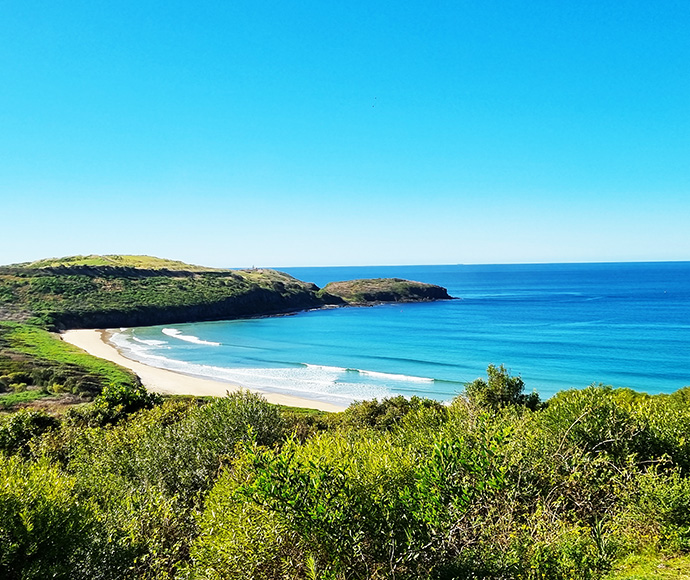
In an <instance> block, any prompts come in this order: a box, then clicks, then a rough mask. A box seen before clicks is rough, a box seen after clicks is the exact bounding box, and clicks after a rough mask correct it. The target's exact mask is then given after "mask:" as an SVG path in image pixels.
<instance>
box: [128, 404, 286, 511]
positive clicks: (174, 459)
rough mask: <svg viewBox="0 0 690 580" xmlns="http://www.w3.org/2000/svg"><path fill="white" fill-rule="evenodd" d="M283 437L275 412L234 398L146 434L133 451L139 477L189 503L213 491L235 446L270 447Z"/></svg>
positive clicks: (209, 405) (207, 406)
mask: <svg viewBox="0 0 690 580" xmlns="http://www.w3.org/2000/svg"><path fill="white" fill-rule="evenodd" d="M283 434H284V423H283V419H282V417H281V415H280V411H279V410H278V407H276V406H275V405H271V404H269V403H268V402H267V401H266V400H265V399H264V397H263V396H261V395H259V394H256V393H251V392H249V391H237V392H233V393H230V394H228V395H227V396H226V397H224V398H222V399H216V400H214V401H212V402H210V403H208V404H205V405H202V406H200V407H197V408H194V409H192V410H191V411H190V412H189V414H188V415H187V416H186V417H184V418H183V419H182V420H180V421H179V422H177V423H174V424H172V425H169V426H163V427H154V428H152V429H150V430H149V431H148V432H147V433H146V435H145V437H144V438H143V439H142V441H141V445H140V446H139V448H138V449H137V454H138V461H139V462H140V465H141V469H142V473H141V476H142V477H145V478H146V479H147V480H149V481H151V482H155V483H156V485H160V486H162V487H163V488H164V489H166V490H167V491H168V492H169V493H178V494H182V496H183V497H192V498H193V497H194V496H195V494H197V493H203V492H205V491H206V490H207V489H209V488H210V487H211V486H212V484H213V481H214V479H215V477H216V476H217V474H218V472H219V470H220V468H221V466H222V465H223V463H224V462H225V461H227V460H229V459H230V458H232V456H233V455H234V453H235V447H236V445H237V444H238V443H240V442H247V441H255V442H256V443H257V444H259V445H265V446H272V445H274V444H276V443H277V442H278V441H280V440H281V438H282V437H283Z"/></svg>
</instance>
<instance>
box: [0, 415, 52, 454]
mask: <svg viewBox="0 0 690 580" xmlns="http://www.w3.org/2000/svg"><path fill="white" fill-rule="evenodd" d="M59 427H60V421H59V420H58V419H56V418H55V417H52V416H51V415H48V414H47V413H45V412H43V411H34V410H26V409H22V410H20V411H17V412H16V413H12V414H11V415H9V416H8V417H6V418H4V419H2V420H1V421H0V452H3V453H5V454H20V455H24V456H27V455H29V452H30V449H31V444H32V443H34V442H35V441H36V439H37V438H38V437H40V436H41V435H43V434H44V433H46V432H47V431H50V430H51V429H57V428H59Z"/></svg>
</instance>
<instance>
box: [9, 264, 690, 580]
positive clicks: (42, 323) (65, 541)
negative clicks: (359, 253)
mask: <svg viewBox="0 0 690 580" xmlns="http://www.w3.org/2000/svg"><path fill="white" fill-rule="evenodd" d="M108 259H110V258H108ZM89 260H90V261H91V262H96V263H84V262H85V261H86V260H84V259H82V260H81V261H80V263H79V264H77V265H76V266H77V267H80V268H81V267H89V268H102V267H103V264H102V263H100V262H99V260H100V261H102V260H103V258H102V257H89ZM123 261H124V262H125V264H124V266H123V265H122V264H119V265H117V264H116V266H117V267H129V265H128V263H129V264H131V262H127V260H123ZM146 266H147V268H149V269H150V266H151V264H150V263H148V264H146ZM37 267H42V266H37ZM47 267H49V268H57V267H66V268H69V267H75V265H74V264H73V263H68V264H65V265H64V266H58V265H56V264H55V263H54V262H52V263H49V264H48V265H47ZM110 267H115V266H112V265H110ZM136 267H137V268H139V267H140V265H137V266H136ZM185 271H189V272H191V270H185ZM248 272H249V274H248V276H252V275H257V274H260V273H259V272H254V271H248ZM252 272H253V273H252ZM109 273H110V274H112V271H109ZM82 275H84V274H83V273H82V274H75V273H74V271H72V272H71V273H68V274H64V275H60V274H55V275H54V274H53V273H49V274H45V272H44V275H38V276H26V277H24V278H22V276H17V274H16V272H14V273H10V274H2V276H10V278H12V282H11V289H10V290H9V291H7V290H6V289H5V290H2V288H6V286H3V285H2V284H0V296H3V297H5V298H3V299H2V300H4V302H3V301H2V300H0V306H1V307H2V308H4V310H3V311H2V312H4V313H5V314H4V317H5V318H6V319H9V318H13V319H14V320H13V321H9V320H5V321H4V322H0V404H2V401H3V400H4V401H9V404H7V405H5V407H6V408H7V411H6V412H4V413H3V414H2V415H1V416H0V577H2V578H7V579H14V578H22V579H29V578H35V579H39V578H40V579H42V578H69V579H80V578H85V579H86V578H89V579H99V578H102V579H113V578H132V579H134V578H137V579H138V578H151V579H153V578H169V579H180V580H181V579H190V580H191V579H225V578H253V579H257V580H258V579H261V580H264V579H265V580H269V579H271V580H273V579H275V580H278V579H290V580H293V579H294V580H298V579H299V580H303V579H304V580H316V579H324V580H326V579H333V580H336V579H337V580H345V579H372V578H373V579H383V578H391V579H413V578H414V579H417V578H428V579H439V580H440V579H451V578H458V579H461V578H487V579H488V578H492V579H497V580H498V579H508V578H516V579H517V578H521V579H529V580H537V579H542V578H547V579H556V580H558V579H563V580H565V579H570V578H578V579H579V578H583V579H597V578H611V579H614V578H615V579H616V580H622V579H623V578H629V579H632V578H674V577H680V574H682V573H683V571H684V572H685V573H687V572H688V570H690V558H688V557H686V556H685V554H687V553H688V551H689V550H690V478H689V474H690V438H689V437H688V433H690V406H689V403H690V389H689V388H685V389H680V390H679V391H677V392H675V393H672V394H668V395H656V396H649V395H645V394H642V393H637V392H634V391H631V390H629V389H612V388H610V387H606V386H601V385H600V386H591V387H589V388H587V389H582V390H569V391H563V392H561V393H558V394H557V395H556V396H555V397H552V398H551V399H549V400H548V401H541V400H540V399H539V397H538V396H537V395H536V394H534V393H532V394H528V393H525V385H524V383H523V382H522V380H521V379H520V377H519V376H512V375H511V373H509V372H508V371H507V370H506V369H505V368H504V367H502V366H494V365H490V366H489V368H488V369H487V376H486V377H485V378H482V379H477V380H475V381H473V382H471V383H469V384H468V385H466V388H465V391H464V392H463V393H459V394H458V396H457V397H456V398H455V399H454V400H453V401H452V402H451V403H450V404H448V405H443V404H441V403H439V402H437V401H432V400H427V399H419V398H412V399H410V400H408V399H405V398H403V397H395V398H392V399H385V400H382V401H376V400H373V401H362V402H358V403H355V404H353V405H351V406H350V407H349V408H348V409H347V410H345V411H344V412H342V413H322V412H317V411H310V410H304V409H290V408H281V407H277V406H274V405H270V404H268V403H267V402H266V401H265V400H264V399H263V398H262V397H261V396H259V395H256V394H251V393H248V392H238V393H232V394H229V395H228V396H227V397H225V398H222V399H214V400H206V399H196V398H192V397H189V398H180V397H177V398H165V399H163V398H161V397H159V396H157V395H154V394H151V393H147V392H146V390H145V389H143V388H142V387H141V385H140V383H139V381H138V379H137V377H136V376H135V375H133V374H131V373H130V372H129V371H127V370H125V369H121V368H120V367H118V366H117V365H114V364H111V363H107V362H106V361H102V360H100V359H95V358H93V357H90V356H89V355H86V354H85V353H83V352H81V351H79V350H78V349H76V348H74V347H72V346H71V345H69V344H66V343H64V342H62V341H60V340H58V339H56V338H55V337H54V336H53V335H52V334H50V333H49V332H48V331H47V330H46V327H47V326H50V325H56V324H60V321H61V320H62V321H64V320H68V319H66V318H65V319H60V318H59V317H60V316H62V314H61V313H64V312H67V311H68V310H69V309H67V308H65V305H66V304H67V305H69V304H72V305H78V304H81V306H80V308H81V310H77V311H78V312H81V313H83V316H85V317H86V316H91V314H89V313H95V312H97V309H98V307H101V306H102V304H100V303H97V302H95V298H93V297H92V298H89V292H91V290H88V288H87V291H84V292H83V293H81V294H80V292H82V291H76V290H75V291H74V292H75V294H74V297H70V295H69V294H70V292H71V291H70V290H69V288H70V284H72V281H70V282H65V277H67V278H68V277H69V276H77V277H79V276H82ZM61 276H62V278H61ZM0 277H1V276H0ZM165 277H166V276H158V277H156V276H153V275H151V276H148V279H156V278H165ZM17 278H19V279H20V280H19V282H17V280H16V279H17ZM40 278H45V279H51V278H56V279H57V280H58V282H60V281H62V282H64V283H65V285H64V286H62V287H60V288H56V287H52V289H50V287H51V285H52V284H53V283H54V282H51V283H50V284H48V283H46V282H45V280H44V281H42V282H35V284H36V287H35V288H34V290H31V284H32V280H36V279H40ZM145 278H146V276H145V275H142V276H141V277H140V279H145ZM167 278H168V281H169V283H170V284H171V286H170V288H172V287H174V284H176V283H177V282H180V279H181V280H182V284H181V286H179V287H178V288H182V287H184V281H185V280H186V279H187V277H185V276H167ZM189 278H190V279H191V278H193V276H192V275H191V274H190V276H189ZM218 278H219V279H222V276H218ZM94 279H99V280H105V281H106V282H107V281H108V280H107V276H104V275H103V272H102V271H101V272H100V273H98V276H91V280H92V283H93V280H94ZM27 280H28V282H27ZM82 282H83V280H80V279H79V280H77V281H74V283H75V284H81V283H82ZM110 282H111V283H112V287H113V288H117V289H116V290H114V291H113V292H112V293H113V294H116V293H122V292H124V291H123V289H122V288H124V286H122V287H118V286H117V284H115V283H114V281H113V279H111V280H110ZM173 282H174V283H173ZM279 282H281V283H283V284H286V282H285V281H282V280H279ZM102 283H103V284H105V282H97V284H102ZM271 283H273V282H271ZM290 283H292V282H290ZM247 284H249V282H247ZM27 286H28V287H27ZM154 286H155V285H154ZM364 286H366V284H365V285H364ZM37 288H38V289H37ZM141 288H146V287H145V286H142V287H138V290H137V291H136V292H135V294H137V295H140V296H142V297H143V296H148V297H150V298H151V300H163V298H160V297H159V298H156V296H158V293H159V292H167V290H165V291H163V290H161V289H160V288H159V289H158V290H156V291H155V292H154V291H153V290H151V291H150V292H149V290H146V291H144V290H141ZM58 289H59V290H60V291H59V292H58ZM34 291H35V292H36V293H35V294H34V295H31V293H32V292H34ZM368 291H369V290H368V289H367V288H365V287H357V285H356V284H355V285H354V286H353V285H350V287H349V290H348V292H350V293H351V295H352V296H354V295H355V294H357V293H358V292H359V293H360V294H359V295H360V298H361V297H362V294H363V293H365V292H368ZM105 292H106V291H103V292H101V294H104V293H105ZM170 292H171V293H172V295H173V297H172V298H170V299H169V300H170V302H169V303H167V304H170V303H172V301H174V300H176V299H175V298H174V295H175V293H174V291H173V290H170ZM214 292H215V290H214ZM315 292H317V291H315ZM125 294H126V292H125ZM132 295H133V294H128V296H130V298H131V296H132ZM7 296H9V297H10V298H9V299H6V298H7ZM36 296H38V297H39V298H37V297H36ZM79 296H82V300H81V302H80V299H79ZM350 300H352V301H354V299H353V298H350ZM70 301H71V302H70ZM122 304H123V305H124V304H125V302H123V303H122ZM27 305H28V306H27ZM41 305H43V306H46V305H48V306H46V307H45V308H43V307H42V306H41ZM69 308H72V310H75V309H76V306H70V307H69ZM118 308H120V306H118ZM85 319H86V318H84V319H83V320H85ZM27 394H28V395H27ZM22 397H24V399H22ZM61 397H62V399H61ZM65 397H68V398H69V397H72V399H68V401H67V402H68V403H69V404H65V405H62V406H60V401H61V400H64V398H65ZM46 401H53V402H52V403H46ZM0 409H1V407H0Z"/></svg>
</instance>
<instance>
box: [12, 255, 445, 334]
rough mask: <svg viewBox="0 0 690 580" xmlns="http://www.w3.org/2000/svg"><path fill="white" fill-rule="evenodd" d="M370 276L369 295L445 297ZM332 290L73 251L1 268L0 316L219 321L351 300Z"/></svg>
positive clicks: (107, 322) (270, 274)
mask: <svg viewBox="0 0 690 580" xmlns="http://www.w3.org/2000/svg"><path fill="white" fill-rule="evenodd" d="M359 282H363V281H359ZM364 282H366V281H364ZM374 282H376V286H377V287H379V288H384V289H385V292H383V293H381V292H380V293H379V294H376V295H373V294H372V296H371V300H374V301H381V300H389V301H401V300H430V299H438V298H448V295H447V294H446V292H445V290H444V289H442V288H439V287H438V286H432V285H430V284H421V283H418V282H408V281H404V280H389V281H386V280H376V281H374ZM337 289H338V288H337V287H334V290H337ZM336 293H337V292H334V293H331V292H330V291H328V289H324V290H319V288H318V287H317V286H315V285H314V284H311V283H305V282H301V281H300V280H297V279H296V278H293V277H292V276H290V275H288V274H285V273H283V272H277V271H275V270H264V269H261V270H257V269H252V270H214V269H211V268H202V267H200V266H191V265H187V264H184V263H182V262H174V261H170V260H162V259H159V258H152V257H148V256H73V257H68V258H60V259H54V260H39V261H37V262H33V263H30V264H16V265H13V266H4V267H0V320H14V321H18V322H33V323H36V324H39V325H41V326H44V327H48V328H53V329H56V328H57V329H61V328H107V327H119V326H145V325H154V324H169V323H175V322H193V321H200V320H222V319H229V318H238V317H246V316H258V315H268V314H277V313H286V312H294V311H297V310H304V309H308V308H318V307H323V306H325V305H343V304H346V303H347V302H348V301H350V298H349V297H347V296H346V297H344V298H341V297H340V296H339V295H336ZM360 294H361V293H360ZM358 296H359V299H358V301H361V300H362V296H360V295H358ZM364 299H366V296H365V297H364Z"/></svg>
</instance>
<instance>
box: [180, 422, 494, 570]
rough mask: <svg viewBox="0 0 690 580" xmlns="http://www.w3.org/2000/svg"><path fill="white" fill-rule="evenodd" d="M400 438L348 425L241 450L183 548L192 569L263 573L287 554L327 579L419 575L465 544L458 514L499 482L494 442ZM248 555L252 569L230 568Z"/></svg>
mask: <svg viewBox="0 0 690 580" xmlns="http://www.w3.org/2000/svg"><path fill="white" fill-rule="evenodd" d="M407 439H408V438H407V437H401V436H400V434H399V433H394V432H392V431H380V430H366V429H350V430H338V431H336V432H326V433H322V434H317V435H314V436H312V437H311V438H309V439H308V440H306V441H305V442H304V443H303V444H300V443H299V442H298V441H296V440H291V441H288V442H287V443H285V444H284V445H283V446H282V447H281V448H280V449H279V450H271V449H266V448H261V447H256V446H250V447H247V448H246V451H245V455H244V456H241V457H240V458H239V459H238V460H237V461H236V462H235V463H233V464H232V465H231V466H228V469H227V470H226V471H225V475H224V476H223V477H222V478H221V480H219V482H218V483H217V484H216V486H215V487H214V488H213V490H212V492H211V494H210V496H209V502H208V503H207V504H206V513H205V515H204V518H202V521H201V533H200V537H199V540H198V541H197V542H196V543H195V544H194V547H193V550H192V553H193V554H195V555H196V556H195V557H196V558H198V562H197V563H196V570H197V572H199V570H200V569H201V568H199V567H200V566H206V567H205V568H203V570H204V572H203V573H204V574H207V575H210V577H255V578H273V577H274V576H270V575H266V573H265V572H260V570H259V568H261V567H262V566H264V565H265V564H266V562H268V561H271V562H272V565H273V566H277V564H276V561H273V560H270V558H269V557H268V554H269V553H272V554H275V555H276V557H277V558H278V560H279V561H280V562H283V563H285V562H290V566H292V568H293V569H294V570H295V571H297V572H295V576H294V577H308V576H307V574H308V573H309V572H308V571H309V570H312V571H317V572H318V574H319V575H321V576H320V577H333V578H336V577H338V578H340V577H343V578H375V577H376V578H378V577H381V578H384V577H396V578H418V577H426V576H428V575H429V574H430V573H431V572H432V571H433V570H434V569H436V568H437V567H438V566H440V565H441V563H442V562H443V561H444V558H446V557H447V552H449V551H453V550H456V549H460V548H461V546H462V545H464V543H465V542H468V541H471V538H468V537H467V536H466V533H467V532H468V530H469V528H465V527H464V526H458V522H462V521H463V520H464V517H465V516H466V515H467V514H468V513H470V512H472V510H474V509H475V507H474V504H475V503H477V504H481V505H484V503H485V501H488V500H487V498H489V497H491V496H493V495H494V494H495V493H497V490H499V489H500V488H501V487H502V475H501V472H500V470H496V469H495V468H494V467H495V465H497V464H499V463H500V462H499V461H494V459H495V455H496V454H497V453H498V449H499V447H500V445H501V444H500V442H499V441H498V440H495V439H492V438H491V437H489V438H488V439H485V440H482V438H481V437H475V439H474V440H473V441H469V440H465V439H463V438H460V437H457V436H452V437H445V436H444V435H442V434H437V436H436V438H435V439H434V440H428V439H426V438H424V440H423V441H424V442H423V443H419V442H418V443H417V444H416V445H410V444H408V443H406V440H407ZM410 439H413V437H410ZM238 462H239V464H241V468H240V467H238ZM477 509H478V508H477ZM238 514H243V516H242V517H247V518H249V519H250V520H251V523H250V528H251V529H252V530H253V531H252V533H251V537H250V536H248V535H247V534H239V535H238V534H234V533H233V534H230V533H229V532H228V530H234V529H236V528H237V527H238V526H240V525H241V524H240V520H239V519H238V518H239V516H238ZM242 521H243V522H244V520H242ZM245 523H246V522H245ZM242 525H245V524H242ZM263 537H267V538H274V540H273V541H274V545H273V548H272V550H271V551H269V552H266V551H265V550H266V544H265V543H262V544H261V545H254V541H253V540H251V538H263ZM221 538H222V540H221ZM235 538H242V539H241V540H240V539H235ZM288 539H289V544H287V545H289V546H290V547H291V549H290V550H286V549H285V545H286V542H288ZM221 543H222V545H223V547H222V548H221V547H220V546H221ZM240 544H241V545H240ZM246 544H248V545H246ZM242 550H245V551H246V550H249V552H250V555H248V556H247V558H246V559H244V560H241V561H240V560H239V559H237V558H236V557H234V556H233V557H232V558H231V557H230V556H229V554H239V553H240V552H241V551H242ZM248 562H256V566H257V568H256V569H251V570H247V569H246V568H240V566H245V565H248ZM281 565H282V564H281ZM209 566H211V568H213V573H210V572H209V570H208V567H209ZM261 569H263V568H261ZM300 570H301V571H302V572H299V571H300ZM315 573H316V572H315ZM285 577H293V576H289V575H288V576H285Z"/></svg>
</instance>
